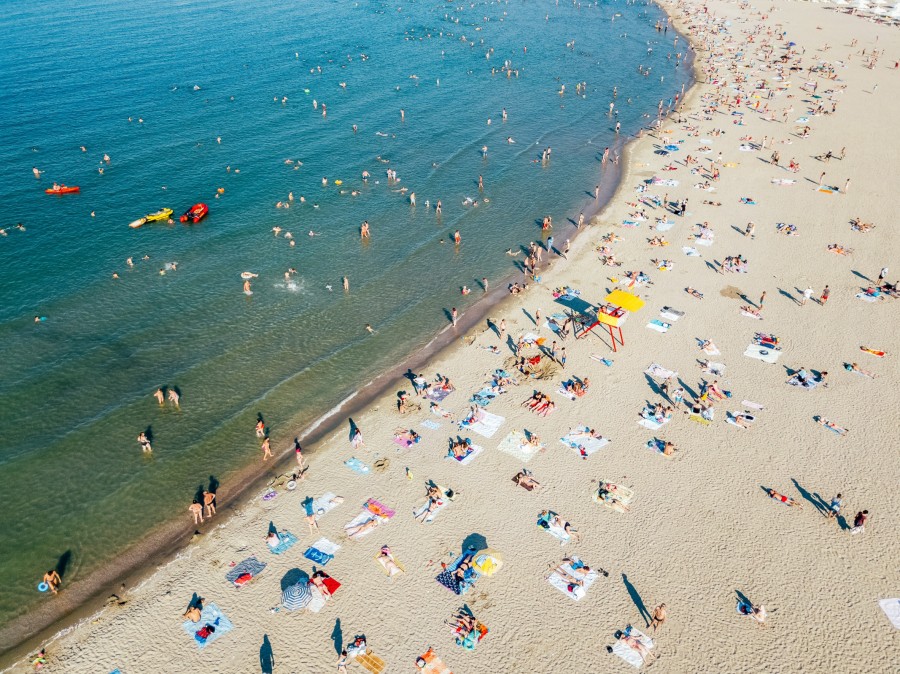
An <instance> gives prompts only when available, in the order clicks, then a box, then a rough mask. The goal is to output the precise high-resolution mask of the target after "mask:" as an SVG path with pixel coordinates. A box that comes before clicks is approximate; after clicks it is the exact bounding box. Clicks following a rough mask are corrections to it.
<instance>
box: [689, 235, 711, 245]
mask: <svg viewBox="0 0 900 674" xmlns="http://www.w3.org/2000/svg"><path fill="white" fill-rule="evenodd" d="M694 243H695V244H697V245H698V246H707V247H708V246H711V245H713V239H711V238H710V239H701V238H700V237H699V236H698V237H697V238H696V239H694Z"/></svg>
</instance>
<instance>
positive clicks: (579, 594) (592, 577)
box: [547, 557, 600, 601]
mask: <svg viewBox="0 0 900 674" xmlns="http://www.w3.org/2000/svg"><path fill="white" fill-rule="evenodd" d="M572 559H574V560H577V561H580V560H578V557H572ZM560 568H562V570H563V571H565V572H566V573H568V574H570V575H572V576H573V577H575V578H577V579H579V580H580V581H582V585H573V586H571V587H572V589H571V591H570V590H569V587H570V585H569V581H567V580H566V579H565V578H563V577H562V576H561V575H560V574H559V572H557V571H554V572H553V573H551V574H550V576H549V577H548V578H547V582H548V583H550V584H551V585H552V586H553V587H555V588H556V589H557V590H559V591H560V592H562V593H563V594H564V595H566V596H567V597H570V598H571V599H574V600H575V601H580V600H581V599H582V598H584V596H585V595H586V594H587V593H588V590H590V588H591V585H593V584H594V581H596V580H597V578H598V577H599V575H600V574H598V573H597V572H596V571H594V569H591V570H590V571H588V572H587V573H584V572H582V571H580V570H579V571H576V570H575V569H573V568H572V564H571V563H569V562H566V563H564V564H561V565H560Z"/></svg>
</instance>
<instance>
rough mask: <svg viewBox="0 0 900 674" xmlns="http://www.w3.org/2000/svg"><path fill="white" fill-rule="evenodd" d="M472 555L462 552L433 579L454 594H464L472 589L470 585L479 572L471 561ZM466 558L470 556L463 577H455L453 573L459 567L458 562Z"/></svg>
mask: <svg viewBox="0 0 900 674" xmlns="http://www.w3.org/2000/svg"><path fill="white" fill-rule="evenodd" d="M471 557H472V555H470V554H468V553H463V554H461V555H460V556H459V557H457V558H456V559H455V560H453V563H452V564H448V565H447V568H446V569H444V570H443V571H441V572H440V573H439V574H438V575H437V577H436V578H435V580H436V581H437V582H438V583H440V584H441V585H443V586H444V587H446V588H447V589H448V590H450V591H451V592H453V593H454V594H465V593H466V592H468V591H469V590H471V589H472V586H473V585H474V584H475V581H476V580H478V578H479V576H480V575H481V574H479V573H478V570H477V569H476V568H475V566H474V564H472V563H471ZM466 558H470V563H469V568H468V569H467V570H466V572H465V573H464V574H463V578H462V579H460V578H457V577H456V576H455V575H454V572H455V571H456V570H457V569H458V568H459V566H460V564H462V563H463V561H465V560H466Z"/></svg>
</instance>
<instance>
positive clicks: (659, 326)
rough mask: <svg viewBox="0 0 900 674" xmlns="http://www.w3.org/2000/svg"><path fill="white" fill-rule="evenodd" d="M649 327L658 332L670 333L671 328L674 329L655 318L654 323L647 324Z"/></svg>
mask: <svg viewBox="0 0 900 674" xmlns="http://www.w3.org/2000/svg"><path fill="white" fill-rule="evenodd" d="M647 327H648V328H650V329H651V330H656V331H657V332H668V331H669V328H671V327H672V324H671V323H664V322H662V321H661V320H659V319H658V318H654V319H653V320H652V321H650V322H649V323H647Z"/></svg>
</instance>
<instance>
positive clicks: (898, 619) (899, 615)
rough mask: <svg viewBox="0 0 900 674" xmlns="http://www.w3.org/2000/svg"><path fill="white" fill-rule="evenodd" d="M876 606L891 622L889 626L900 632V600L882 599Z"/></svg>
mask: <svg viewBox="0 0 900 674" xmlns="http://www.w3.org/2000/svg"><path fill="white" fill-rule="evenodd" d="M878 605H879V606H880V607H881V610H882V611H884V614H885V615H886V616H887V617H888V620H890V621H891V625H893V626H894V627H896V628H897V629H898V630H900V599H882V600H880V601H879V602H878Z"/></svg>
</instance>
